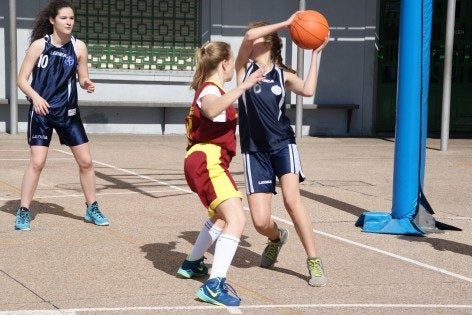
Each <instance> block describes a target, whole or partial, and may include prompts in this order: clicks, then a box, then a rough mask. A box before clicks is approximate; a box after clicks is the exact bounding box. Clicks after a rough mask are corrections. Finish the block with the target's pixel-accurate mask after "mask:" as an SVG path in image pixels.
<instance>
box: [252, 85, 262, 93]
mask: <svg viewBox="0 0 472 315" xmlns="http://www.w3.org/2000/svg"><path fill="white" fill-rule="evenodd" d="M252 90H253V91H254V93H256V94H259V93H261V92H262V87H261V85H260V84H259V83H256V85H254V86H253V87H252Z"/></svg>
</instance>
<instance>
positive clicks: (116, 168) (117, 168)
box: [54, 149, 193, 193]
mask: <svg viewBox="0 0 472 315" xmlns="http://www.w3.org/2000/svg"><path fill="white" fill-rule="evenodd" d="M54 151H57V152H61V153H64V154H67V155H71V156H73V154H72V153H70V152H67V151H62V150H59V149H54ZM92 162H93V163H95V164H100V165H103V166H106V167H109V168H112V169H115V170H118V171H121V172H123V173H127V174H131V175H134V176H138V177H140V178H143V179H147V180H150V181H152V182H155V183H158V184H161V185H164V186H167V187H171V188H174V189H177V190H180V191H185V192H189V193H193V192H192V191H190V190H188V189H184V188H180V187H177V186H174V185H170V184H168V183H166V182H163V181H160V180H158V179H154V178H152V177H149V176H145V175H141V174H139V173H136V172H133V171H129V170H127V169H124V168H120V167H116V166H113V165H110V164H107V163H103V162H99V161H97V160H92Z"/></svg>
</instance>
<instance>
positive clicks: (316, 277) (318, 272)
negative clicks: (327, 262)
mask: <svg viewBox="0 0 472 315" xmlns="http://www.w3.org/2000/svg"><path fill="white" fill-rule="evenodd" d="M306 266H307V267H308V272H309V273H310V279H309V280H308V284H309V285H311V286H312V287H323V286H325V285H326V283H327V282H328V280H327V279H326V276H325V272H324V269H323V263H322V262H321V259H320V258H317V257H315V258H307V260H306Z"/></svg>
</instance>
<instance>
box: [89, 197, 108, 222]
mask: <svg viewBox="0 0 472 315" xmlns="http://www.w3.org/2000/svg"><path fill="white" fill-rule="evenodd" d="M84 220H85V221H87V222H92V223H93V224H96V225H108V224H109V223H108V219H107V217H106V216H104V215H103V213H101V212H100V209H98V203H97V202H96V201H95V202H94V203H92V204H91V205H90V206H88V207H87V210H85V217H84Z"/></svg>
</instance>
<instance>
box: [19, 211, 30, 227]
mask: <svg viewBox="0 0 472 315" xmlns="http://www.w3.org/2000/svg"><path fill="white" fill-rule="evenodd" d="M20 222H21V223H22V224H24V223H28V222H29V213H28V211H20Z"/></svg>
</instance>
